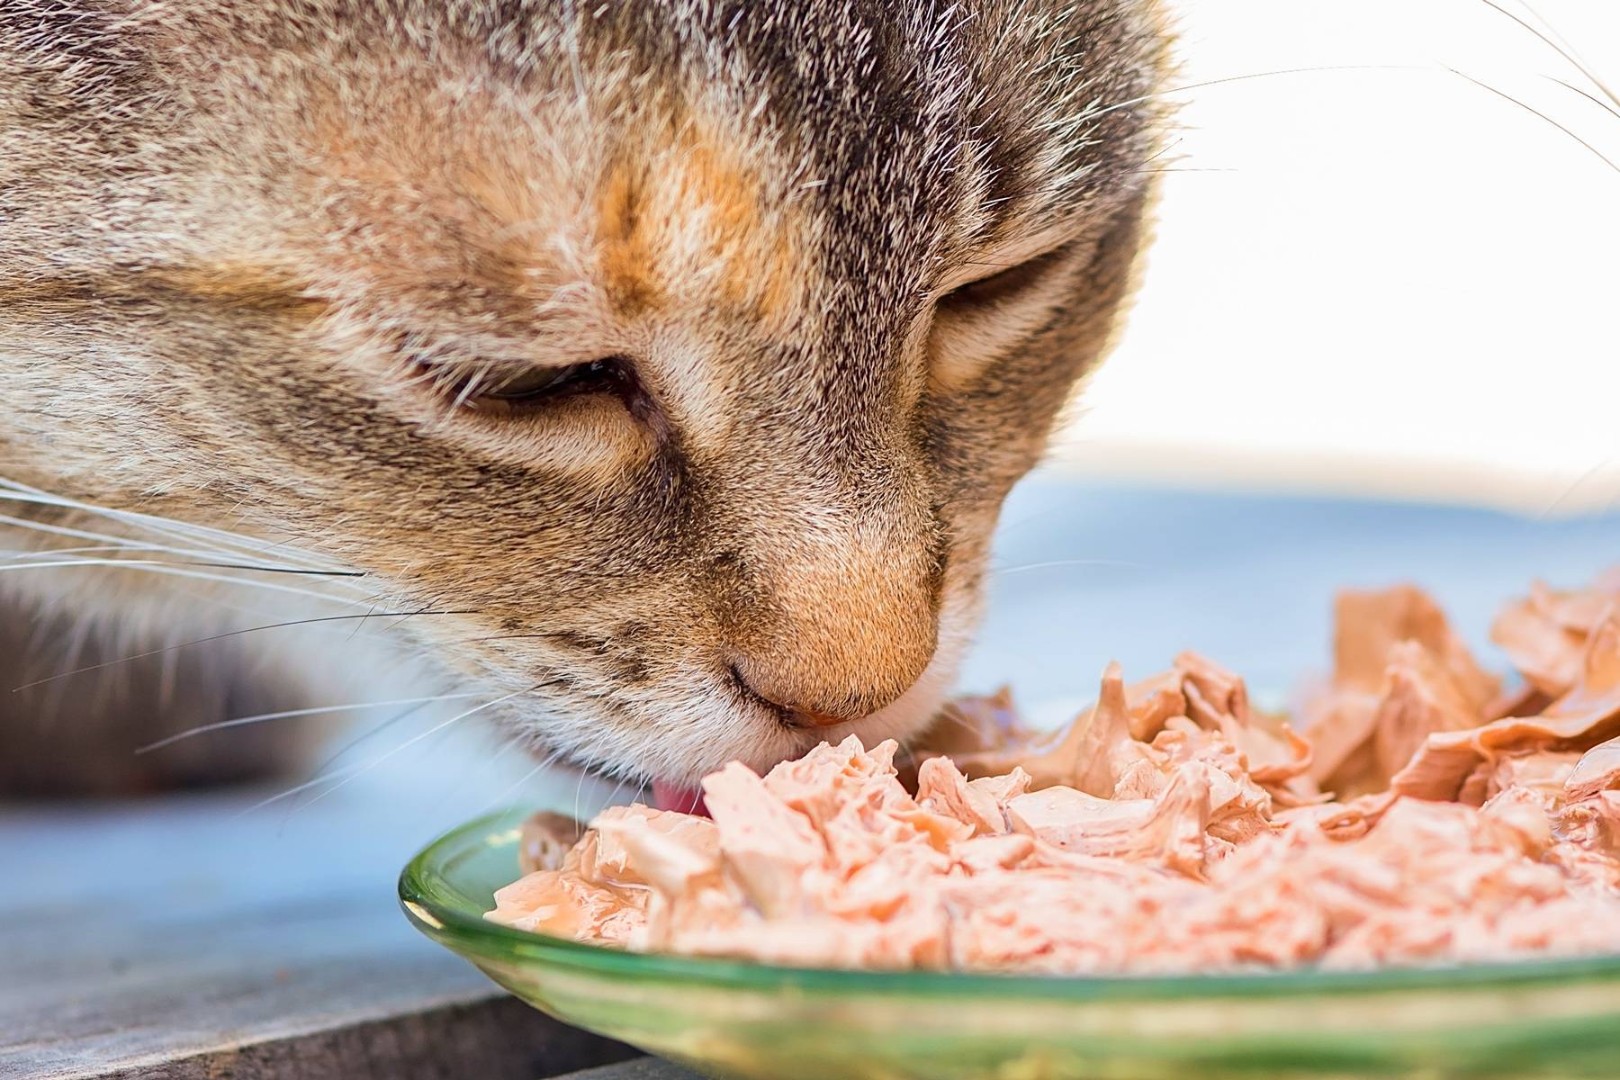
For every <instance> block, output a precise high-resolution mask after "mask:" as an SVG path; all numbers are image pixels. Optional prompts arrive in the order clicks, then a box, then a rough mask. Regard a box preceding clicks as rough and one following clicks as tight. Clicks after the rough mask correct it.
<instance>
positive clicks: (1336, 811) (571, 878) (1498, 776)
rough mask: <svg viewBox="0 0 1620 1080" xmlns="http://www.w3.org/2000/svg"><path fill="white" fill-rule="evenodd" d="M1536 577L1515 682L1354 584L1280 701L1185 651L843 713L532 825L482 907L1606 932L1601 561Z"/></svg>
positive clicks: (1508, 647) (1540, 939) (610, 940)
mask: <svg viewBox="0 0 1620 1080" xmlns="http://www.w3.org/2000/svg"><path fill="white" fill-rule="evenodd" d="M1616 580H1617V579H1615V578H1613V577H1611V578H1609V579H1607V580H1605V581H1603V582H1600V583H1599V584H1598V585H1595V586H1593V587H1592V588H1590V589H1587V590H1582V591H1577V592H1568V593H1557V592H1553V591H1551V590H1549V589H1548V588H1546V587H1545V586H1542V585H1539V584H1538V585H1537V586H1536V587H1535V591H1534V592H1533V593H1532V595H1531V596H1530V598H1528V599H1526V600H1522V601H1518V602H1516V603H1514V604H1513V605H1511V606H1509V607H1508V608H1507V610H1506V611H1505V612H1504V614H1503V615H1502V617H1501V618H1500V619H1499V620H1498V622H1497V624H1496V627H1495V635H1494V636H1495V638H1496V640H1497V641H1498V643H1499V644H1501V645H1503V647H1504V649H1505V651H1506V652H1507V653H1508V655H1509V657H1510V659H1511V660H1512V661H1513V662H1514V663H1515V665H1516V666H1517V667H1518V669H1519V674H1520V676H1521V679H1522V682H1523V689H1519V690H1507V691H1504V689H1503V686H1502V683H1501V680H1499V679H1497V678H1496V677H1495V676H1493V675H1491V674H1489V673H1487V672H1486V671H1484V670H1483V669H1482V668H1481V667H1480V666H1479V665H1478V664H1477V663H1476V662H1475V660H1474V659H1473V657H1472V656H1471V655H1470V654H1469V652H1468V650H1467V648H1466V647H1465V646H1464V645H1463V643H1462V642H1461V640H1460V639H1459V638H1458V637H1457V636H1456V635H1455V634H1454V633H1453V631H1452V630H1451V627H1450V626H1449V624H1448V623H1447V621H1446V619H1445V616H1444V614H1443V613H1442V612H1441V611H1440V609H1439V608H1438V607H1437V606H1436V605H1435V604H1434V602H1433V601H1432V600H1430V599H1429V598H1428V597H1427V596H1426V595H1425V594H1423V593H1422V592H1421V591H1419V590H1417V589H1415V588H1412V587H1410V586H1403V587H1400V588H1396V589H1390V590H1386V591H1383V592H1346V593H1344V594H1343V595H1341V597H1340V599H1339V603H1338V605H1337V612H1336V616H1337V617H1336V624H1337V626H1336V634H1335V650H1334V651H1335V668H1334V672H1333V675H1332V677H1331V679H1330V680H1328V681H1327V682H1326V683H1325V684H1324V685H1322V686H1320V687H1319V688H1318V689H1317V691H1316V692H1315V693H1314V695H1313V696H1312V699H1311V700H1310V702H1309V703H1308V705H1307V706H1306V708H1305V709H1304V710H1303V712H1302V716H1301V723H1300V725H1299V728H1298V730H1295V728H1294V727H1292V726H1290V725H1289V724H1288V723H1287V722H1285V721H1284V719H1283V718H1281V717H1278V716H1272V715H1267V714H1265V713H1262V712H1261V711H1259V710H1257V709H1255V708H1254V707H1253V706H1252V705H1251V704H1250V702H1249V699H1248V693H1247V691H1246V689H1245V687H1244V684H1243V681H1242V680H1241V679H1239V678H1238V677H1237V676H1236V675H1234V674H1232V673H1231V672H1229V671H1226V670H1225V669H1223V668H1221V667H1220V666H1219V665H1216V664H1214V663H1212V662H1211V661H1209V660H1207V659H1205V658H1203V657H1201V656H1198V655H1196V654H1192V653H1187V654H1183V655H1182V656H1180V657H1178V658H1177V659H1176V661H1175V664H1174V666H1173V667H1172V669H1171V670H1170V671H1168V672H1166V673H1164V674H1162V675H1159V676H1155V677H1154V678H1152V679H1149V680H1146V681H1143V682H1138V683H1134V684H1126V682H1125V681H1124V678H1123V675H1122V673H1121V672H1120V670H1119V668H1118V666H1117V665H1110V666H1109V668H1108V670H1107V671H1106V672H1105V673H1104V675H1103V681H1102V688H1101V691H1100V693H1099V695H1098V700H1097V704H1096V705H1095V706H1093V707H1092V708H1091V709H1088V710H1087V711H1086V712H1085V713H1083V714H1082V715H1081V716H1079V717H1078V718H1077V719H1076V720H1075V721H1074V722H1073V723H1072V724H1071V725H1070V726H1069V727H1068V728H1067V729H1065V730H1063V731H1059V732H1056V733H1049V734H1048V733H1040V732H1035V731H1032V730H1030V729H1028V728H1026V727H1024V726H1023V725H1022V724H1021V723H1020V722H1019V720H1018V717H1017V713H1016V710H1014V708H1013V706H1012V702H1011V699H1010V698H1009V697H1008V695H1007V694H1006V693H1005V692H1002V693H1001V694H998V695H996V696H994V697H989V698H963V699H960V700H958V701H956V702H954V703H953V704H952V705H951V706H950V707H949V709H948V711H949V714H950V719H949V720H948V721H946V722H942V723H941V725H940V727H939V732H938V737H937V740H936V741H935V743H934V744H933V745H932V746H931V747H930V748H929V750H927V751H925V752H921V753H919V754H917V755H916V756H915V757H913V758H912V759H910V760H907V761H903V762H899V763H898V764H897V763H896V761H895V755H896V751H897V748H896V745H895V744H894V743H893V742H884V743H881V744H879V745H877V746H875V747H872V748H867V747H865V746H863V745H862V744H861V742H860V741H859V740H858V739H856V738H854V737H851V738H849V739H846V740H845V741H844V742H842V743H840V744H839V745H837V746H832V745H828V744H823V745H822V746H820V747H818V748H816V749H815V750H813V751H811V752H810V753H809V754H808V755H806V756H805V757H803V758H801V759H799V760H797V761H790V762H785V763H783V764H781V765H778V766H777V767H776V768H774V769H772V770H771V771H770V772H768V773H766V774H765V775H764V776H760V775H758V774H756V773H754V772H752V771H750V770H749V769H747V768H745V767H743V766H742V765H738V764H732V765H729V766H727V767H726V768H725V769H722V770H721V771H719V772H717V773H714V774H712V775H710V776H709V777H708V778H706V779H705V780H704V782H703V796H704V801H705V802H706V804H707V807H708V810H709V813H710V815H711V817H707V818H705V817H695V816H691V815H687V814H682V813H676V812H673V811H663V810H654V809H650V808H648V807H645V806H639V805H638V806H629V807H615V808H613V809H610V810H607V811H606V812H604V813H603V814H601V815H600V816H599V817H598V818H597V819H596V820H595V821H594V822H592V823H591V827H590V828H589V829H588V830H585V831H584V832H583V833H582V834H581V833H579V831H578V827H577V826H576V825H575V824H574V823H572V822H571V821H568V820H567V819H562V818H559V817H557V816H556V815H538V816H537V817H536V818H535V819H534V821H533V822H531V823H530V825H529V826H528V828H527V829H526V832H525V838H524V844H523V849H524V858H525V869H527V870H529V871H530V872H529V873H527V874H526V875H525V876H524V877H522V878H521V879H520V880H518V881H516V882H514V883H513V884H511V885H508V886H506V887H505V888H503V889H501V890H500V891H499V892H497V893H496V894H495V899H496V907H495V910H494V911H491V912H490V913H489V915H488V917H489V918H490V919H493V920H495V921H497V922H501V923H505V924H507V925H509V926H514V927H517V928H520V929H526V930H534V931H539V932H542V933H548V934H554V935H558V936H563V937H570V938H575V939H578V940H582V941H588V942H593V943H596V944H606V945H613V946H618V947H622V948H626V949H630V950H635V951H646V952H666V953H677V954H685V955H691V956H718V957H734V958H745V959H750V960H757V961H764V962H769V963H780V964H791V965H808V966H828V967H843V968H872V969H918V968H922V969H936V970H961V971H967V970H973V971H1022V972H1040V973H1051V974H1071V975H1072V974H1094V973H1122V972H1130V973H1145V972H1186V971H1232V970H1245V969H1264V968H1283V967H1294V966H1299V965H1307V964H1309V965H1318V966H1321V967H1324V968H1340V969H1345V968H1350V969H1354V968H1370V967H1376V966H1383V965H1411V964H1450V963H1459V962H1473V961H1483V960H1500V959H1507V958H1515V957H1524V956H1529V955H1538V956H1544V955H1571V954H1584V953H1594V952H1616V951H1620V590H1617V589H1616V587H1615V582H1616Z"/></svg>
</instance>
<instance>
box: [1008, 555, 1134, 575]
mask: <svg viewBox="0 0 1620 1080" xmlns="http://www.w3.org/2000/svg"><path fill="white" fill-rule="evenodd" d="M1073 566H1091V567H1102V568H1107V569H1111V570H1146V569H1147V568H1148V567H1147V564H1146V563H1139V562H1132V561H1130V560H1128V559H1048V560H1047V561H1045V562H1033V563H1020V564H1018V565H1017V566H992V567H991V568H990V569H989V570H987V571H986V572H985V573H986V575H987V576H989V577H1005V576H1007V575H1009V574H1024V573H1028V572H1030V571H1032V570H1050V569H1053V568H1055V567H1073Z"/></svg>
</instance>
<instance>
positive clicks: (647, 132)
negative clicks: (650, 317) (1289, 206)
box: [176, 0, 1160, 310]
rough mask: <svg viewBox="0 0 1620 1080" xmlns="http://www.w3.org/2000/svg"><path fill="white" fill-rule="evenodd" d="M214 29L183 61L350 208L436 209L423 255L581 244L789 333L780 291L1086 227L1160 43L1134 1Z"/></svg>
mask: <svg viewBox="0 0 1620 1080" xmlns="http://www.w3.org/2000/svg"><path fill="white" fill-rule="evenodd" d="M184 6H185V4H184V3H181V4H178V5H177V8H176V10H178V9H179V8H183V7H184ZM306 7H307V8H308V9H309V10H308V11H307V12H305V11H303V9H304V8H306ZM301 12H302V14H300V13H301ZM221 20H227V21H229V20H238V21H240V22H241V25H240V26H236V27H233V28H232V29H233V33H231V34H216V35H215V36H214V37H213V38H212V42H213V43H212V44H210V45H209V46H208V47H207V48H203V49H199V48H195V47H194V48H192V49H190V50H188V53H189V54H194V55H198V56H201V57H202V62H204V63H206V64H208V65H211V66H213V68H214V69H215V70H220V69H223V70H226V71H229V70H231V69H233V68H237V67H242V70H243V71H244V72H245V75H244V78H243V80H242V83H241V85H242V87H244V88H245V89H246V90H247V91H248V92H250V93H251V94H252V95H254V96H255V98H256V100H255V101H251V102H249V104H250V105H252V106H254V107H256V108H258V109H260V110H261V111H266V112H270V111H280V112H282V113H285V114H295V115H297V116H298V117H299V118H300V119H301V120H303V121H304V122H306V123H307V128H308V130H306V131H305V133H304V134H305V136H306V138H305V139H304V140H302V141H304V142H305V143H306V144H307V145H306V146H303V147H300V148H299V152H300V153H307V155H308V156H309V157H310V158H312V159H313V160H312V161H311V162H310V164H311V166H312V168H313V169H314V171H316V172H321V171H322V170H324V171H325V172H326V173H328V174H332V173H335V174H337V176H336V178H337V179H338V180H339V181H341V182H342V183H344V184H347V185H348V186H347V188H345V189H344V190H343V192H342V194H344V195H347V196H351V197H353V199H352V201H353V202H355V203H356V204H361V203H364V202H365V199H364V197H363V196H364V195H365V191H364V189H365V187H366V186H367V185H368V184H369V185H371V186H373V187H375V188H376V189H377V191H378V192H379V193H380V192H383V191H385V190H386V189H390V188H392V189H394V190H393V195H394V197H395V206H396V208H398V209H401V210H406V211H408V210H410V209H412V207H410V206H407V205H405V203H406V202H409V201H411V200H415V201H416V202H418V203H420V204H423V205H421V206H420V207H419V208H420V209H422V210H424V211H427V212H428V214H429V215H431V214H433V213H438V214H439V215H440V216H441V217H442V218H443V219H444V221H445V224H446V225H447V227H446V228H445V229H443V230H438V231H437V232H436V234H435V235H431V236H426V235H424V236H420V237H417V238H416V239H418V240H420V241H422V242H423V243H427V242H429V241H437V240H460V241H466V242H472V243H475V244H479V245H481V246H482V249H483V250H480V251H477V252H474V253H473V256H472V257H471V258H470V259H463V260H462V261H463V262H470V264H471V266H472V268H473V269H475V270H476V269H480V268H488V267H494V268H496V269H501V268H502V267H503V264H505V263H506V262H507V261H508V259H507V256H508V255H509V254H510V253H511V252H512V251H514V250H516V249H518V248H520V247H521V246H522V244H523V243H529V244H531V245H532V244H534V243H535V242H538V243H540V244H541V245H549V246H551V247H553V248H557V247H561V248H567V247H569V245H570V243H572V244H575V245H577V244H580V243H583V242H584V241H583V240H581V239H580V232H581V230H582V229H584V230H588V231H589V232H590V233H591V234H592V235H593V238H594V240H595V242H596V244H597V247H598V249H599V254H600V255H602V256H603V257H604V258H603V262H604V269H605V270H606V271H608V272H609V274H608V276H610V277H611V278H612V281H611V282H610V287H611V289H612V291H613V292H614V293H615V294H616V296H617V297H618V299H619V300H620V301H621V302H622V303H626V304H630V305H634V304H637V303H640V304H643V305H651V304H652V303H653V302H654V301H656V300H657V299H658V298H659V296H660V294H661V293H662V294H664V295H665V296H666V298H668V299H673V297H672V296H669V295H668V294H670V293H671V292H673V291H675V289H674V287H675V286H677V285H690V284H694V283H693V282H690V281H686V282H680V283H677V282H672V281H665V282H663V283H662V284H663V285H664V286H665V288H663V289H660V288H659V287H658V286H659V285H660V282H659V281H658V280H656V279H657V278H658V277H659V276H660V275H663V276H666V277H667V276H668V275H670V274H675V275H682V274H686V275H690V273H691V267H690V266H686V265H681V264H682V263H683V262H684V263H691V264H695V263H696V260H697V259H698V258H699V257H700V256H703V255H708V256H711V257H712V258H711V260H710V265H711V269H710V270H709V271H708V272H707V273H706V274H705V275H703V276H704V277H706V278H707V279H709V281H708V284H710V285H711V286H712V287H713V289H712V291H715V292H716V293H718V294H719V295H720V296H721V297H722V298H723V299H730V300H735V301H741V302H745V303H747V304H753V305H756V306H763V307H765V308H774V309H776V310H785V309H786V308H788V307H790V306H792V305H791V301H792V300H793V299H794V297H793V295H792V294H793V288H792V282H791V281H790V280H789V279H792V278H798V279H800V280H801V281H804V280H827V279H833V280H836V281H843V282H846V283H848V282H855V281H856V280H857V279H858V284H859V287H860V288H861V289H863V290H865V291H867V292H869V293H873V294H885V295H894V294H895V293H897V292H898V291H904V290H905V289H908V288H915V287H916V285H917V280H916V277H917V275H918V274H926V273H928V272H930V271H931V269H932V268H933V267H934V266H935V265H936V264H937V263H938V262H939V261H940V260H941V259H949V258H951V257H953V256H959V255H960V254H962V253H963V252H964V251H967V250H969V249H971V248H972V247H973V246H974V245H980V246H982V245H984V244H986V243H993V242H995V241H998V240H1006V239H1008V238H1009V236H1011V238H1013V239H1016V235H1015V234H1017V233H1019V232H1029V231H1032V230H1039V229H1042V228H1050V227H1052V226H1053V225H1054V224H1056V225H1058V226H1062V225H1064V224H1065V223H1066V222H1065V219H1073V220H1079V219H1083V218H1084V217H1085V215H1086V214H1087V213H1088V212H1090V211H1091V209H1092V208H1093V204H1095V203H1097V202H1098V201H1099V200H1101V201H1106V200H1107V198H1108V194H1109V192H1110V190H1111V189H1115V188H1119V187H1121V186H1126V182H1127V181H1128V180H1129V178H1130V176H1131V174H1132V173H1133V172H1134V171H1135V170H1137V169H1139V168H1140V167H1141V165H1142V164H1143V161H1142V159H1143V156H1144V153H1145V151H1146V148H1147V147H1149V146H1150V145H1151V136H1150V135H1149V134H1148V131H1149V129H1150V128H1151V120H1152V116H1151V112H1152V110H1151V108H1150V107H1149V106H1148V105H1147V104H1146V103H1145V102H1143V101H1142V100H1140V99H1141V98H1142V97H1143V95H1144V94H1145V93H1146V91H1147V88H1148V87H1149V86H1150V85H1151V81H1152V79H1153V76H1154V74H1155V73H1156V70H1157V68H1158V60H1159V57H1158V54H1157V50H1158V49H1159V47H1160V33H1159V31H1160V27H1158V26H1157V25H1155V22H1154V17H1153V15H1152V13H1151V7H1150V5H1145V4H1143V3H1141V2H1139V0H1083V2H1078V3H1075V2H1060V0H1045V2H1043V0H971V2H968V3H961V4H939V3H933V2H924V0H907V2H904V3H900V4H894V3H876V2H866V3H862V2H851V0H836V2H833V0H805V2H802V3H791V4H777V3H771V4H758V3H745V2H742V0H734V2H730V3H727V2H715V0H701V2H699V0H626V2H623V3H615V4H601V5H589V4H580V5H574V4H559V3H554V2H539V0H536V2H532V3H499V4H496V3H488V2H484V0H462V2H460V3H453V4H443V5H440V4H419V3H413V2H408V0H374V2H372V3H359V4H352V5H341V6H338V7H333V6H331V5H327V4H324V3H315V2H314V0H298V2H287V0H283V2H280V3H277V4H274V5H266V6H264V7H262V8H261V7H258V6H256V5H249V6H246V7H240V8H232V9H221V8H218V7H211V9H210V13H209V18H208V19H207V20H206V21H207V22H210V23H217V22H219V21H221ZM213 29H218V28H217V27H214V28H213ZM227 43H228V44H227ZM218 50H235V51H237V52H238V53H239V54H240V55H237V56H233V57H229V61H230V62H229V63H226V64H221V63H219V58H218V57H212V56H210V55H209V54H210V53H212V52H215V51H218ZM244 58H246V61H247V63H246V66H243V61H244ZM296 68H301V69H302V77H301V78H300V79H297V80H294V81H295V82H297V83H298V84H299V85H297V86H295V87H292V88H290V89H289V90H288V96H286V97H284V98H282V99H281V100H277V99H276V97H275V96H274V93H273V89H274V84H275V83H276V81H277V73H279V72H284V71H288V70H292V69H296ZM267 86H269V87H271V89H272V92H271V93H266V87H267ZM312 98H313V100H312ZM1128 186H1134V184H1132V185H1128ZM400 193H403V194H402V195H401V194H400ZM380 200H381V195H379V199H378V201H380ZM402 200H403V201H402ZM458 203H459V204H460V205H459V206H458V205H457V204H458ZM396 216H398V215H396ZM451 226H453V227H451ZM384 227H386V223H384ZM548 229H549V230H551V235H546V231H547V230H548ZM525 234H526V235H525ZM570 238H571V239H570ZM490 249H495V250H490ZM551 254H552V255H553V256H554V257H555V258H559V259H562V260H563V261H566V259H567V258H568V257H577V256H578V255H579V252H577V251H567V250H563V251H554V252H552V253H551ZM658 261H663V262H670V263H672V265H669V266H666V267H663V268H662V269H660V268H659V267H657V266H655V265H654V263H655V262H658ZM817 261H820V262H821V263H822V265H819V266H817V265H813V264H814V263H816V262H817ZM428 262H431V260H428ZM790 265H793V266H794V270H793V271H791V272H790V271H789V269H788V268H789V266H790ZM421 268H422V269H424V270H431V269H432V267H431V266H430V265H422V266H421Z"/></svg>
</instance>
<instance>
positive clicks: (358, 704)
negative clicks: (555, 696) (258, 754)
mask: <svg viewBox="0 0 1620 1080" xmlns="http://www.w3.org/2000/svg"><path fill="white" fill-rule="evenodd" d="M482 696H483V695H482V694H480V693H478V692H476V691H472V692H469V693H465V694H435V695H431V696H428V697H414V698H394V699H392V700H389V701H351V702H347V703H345V704H342V705H318V706H314V707H312V708H308V709H284V710H282V711H281V712H268V713H257V714H255V715H253V716H238V717H235V718H234V719H231V720H218V721H215V722H214V723H212V724H200V725H198V726H197V727H194V728H187V729H186V730H185V731H182V732H179V733H177V734H174V735H170V736H169V737H168V738H165V739H159V740H158V741H157V742H154V743H147V744H146V745H145V746H142V747H140V748H138V749H137V750H136V751H135V752H136V753H137V754H145V753H149V752H151V751H153V750H159V749H162V748H163V747H165V746H172V745H173V744H175V743H177V742H181V741H182V740H185V739H189V738H191V737H193V736H195V735H203V734H206V733H208V732H210V731H223V730H224V729H226V728H235V727H243V726H245V725H247V724H259V723H263V722H264V721H267V720H286V719H290V718H292V717H295V716H319V715H321V714H322V713H335V712H346V711H348V710H350V709H381V708H384V707H385V706H388V705H417V704H427V703H430V702H434V701H461V700H465V699H466V698H473V697H482Z"/></svg>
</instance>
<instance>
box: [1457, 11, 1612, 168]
mask: <svg viewBox="0 0 1620 1080" xmlns="http://www.w3.org/2000/svg"><path fill="white" fill-rule="evenodd" d="M1486 2H1487V3H1488V2H1489V0H1486ZM1446 70H1447V71H1450V72H1451V73H1452V74H1453V75H1456V76H1457V77H1458V78H1462V79H1467V80H1468V81H1469V82H1471V83H1473V84H1474V85H1475V86H1477V87H1479V88H1480V89H1481V90H1488V91H1490V92H1491V93H1493V94H1495V95H1496V96H1497V97H1499V98H1502V99H1503V100H1505V101H1510V102H1512V103H1513V104H1515V105H1517V106H1518V107H1519V108H1521V109H1523V110H1524V111H1525V112H1528V113H1530V114H1532V115H1534V116H1538V117H1540V118H1541V119H1543V120H1545V121H1546V122H1547V123H1549V124H1551V125H1552V126H1553V127H1555V128H1557V129H1558V130H1559V131H1562V132H1563V133H1564V134H1565V135H1568V136H1569V137H1570V138H1571V139H1574V140H1575V141H1576V142H1578V143H1580V144H1581V145H1582V146H1584V147H1586V149H1587V150H1589V151H1591V152H1592V153H1593V154H1594V155H1596V157H1597V158H1598V159H1599V160H1600V161H1602V162H1603V163H1604V164H1605V165H1607V166H1608V167H1609V168H1611V169H1613V170H1614V171H1615V172H1620V162H1616V161H1615V160H1614V159H1613V158H1611V157H1609V155H1607V154H1605V153H1604V152H1603V151H1601V150H1599V149H1598V148H1597V147H1596V146H1593V145H1592V144H1591V143H1589V142H1587V141H1586V140H1585V139H1583V138H1582V137H1581V136H1579V135H1577V134H1576V133H1575V131H1574V130H1573V129H1572V128H1570V127H1567V126H1566V125H1564V124H1561V123H1559V122H1558V121H1557V120H1554V119H1553V118H1552V117H1550V116H1548V115H1547V114H1546V113H1544V112H1542V111H1541V110H1540V109H1538V108H1536V107H1535V106H1534V105H1530V104H1528V103H1526V102H1524V101H1521V100H1520V99H1518V98H1516V97H1514V96H1513V95H1512V94H1510V93H1508V92H1507V91H1505V90H1498V89H1497V88H1496V87H1494V86H1492V85H1491V84H1489V83H1487V82H1483V81H1481V80H1479V79H1476V78H1474V77H1473V76H1472V75H1469V74H1468V73H1467V72H1463V71H1458V70H1457V69H1456V68H1447V69H1446ZM1605 92H1607V91H1605Z"/></svg>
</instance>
